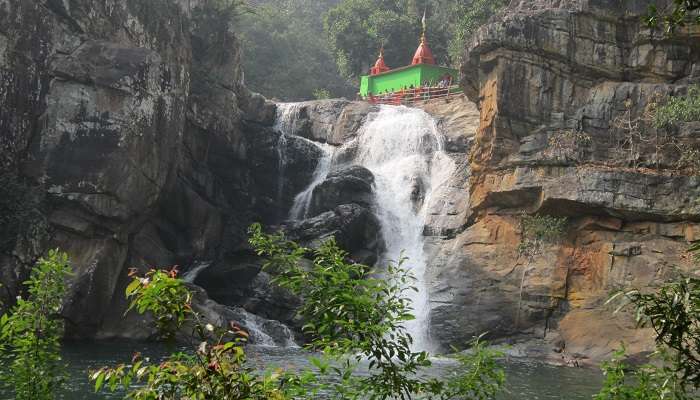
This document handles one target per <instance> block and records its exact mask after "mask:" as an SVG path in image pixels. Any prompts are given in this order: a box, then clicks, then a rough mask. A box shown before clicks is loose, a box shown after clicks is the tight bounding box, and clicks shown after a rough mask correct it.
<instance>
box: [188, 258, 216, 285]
mask: <svg viewBox="0 0 700 400" xmlns="http://www.w3.org/2000/svg"><path fill="white" fill-rule="evenodd" d="M210 265H211V261H197V262H195V263H194V264H193V265H192V267H190V269H189V270H187V272H185V274H184V275H182V280H183V281H185V282H187V283H194V281H195V280H196V279H197V276H199V273H200V272H202V271H204V270H205V269H207V268H209V266H210Z"/></svg>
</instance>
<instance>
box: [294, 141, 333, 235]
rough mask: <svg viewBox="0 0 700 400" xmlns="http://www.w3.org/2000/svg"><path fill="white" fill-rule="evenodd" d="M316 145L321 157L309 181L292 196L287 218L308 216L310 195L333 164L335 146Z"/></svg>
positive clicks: (297, 218)
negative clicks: (304, 187)
mask: <svg viewBox="0 0 700 400" xmlns="http://www.w3.org/2000/svg"><path fill="white" fill-rule="evenodd" d="M316 145H317V146H318V147H319V148H320V149H321V150H323V157H321V159H320V160H319V161H318V165H317V166H316V170H315V171H314V175H313V177H312V178H311V183H310V184H309V186H307V187H306V189H304V190H303V191H302V192H301V193H299V194H298V195H296V197H294V204H292V208H291V210H290V211H289V219H291V220H293V221H296V220H300V219H304V218H306V217H308V213H309V205H310V204H311V197H312V195H313V192H314V189H315V188H316V186H318V185H320V184H321V183H323V181H325V180H326V177H327V176H328V173H329V172H330V170H331V165H332V164H333V154H335V147H333V146H331V145H329V144H325V143H322V144H319V143H316Z"/></svg>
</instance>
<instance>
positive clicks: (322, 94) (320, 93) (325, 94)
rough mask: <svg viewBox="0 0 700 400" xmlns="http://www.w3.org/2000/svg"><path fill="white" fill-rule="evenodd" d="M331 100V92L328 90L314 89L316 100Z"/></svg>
mask: <svg viewBox="0 0 700 400" xmlns="http://www.w3.org/2000/svg"><path fill="white" fill-rule="evenodd" d="M330 98H331V92H329V91H328V89H323V88H319V89H314V99H316V100H325V99H330Z"/></svg>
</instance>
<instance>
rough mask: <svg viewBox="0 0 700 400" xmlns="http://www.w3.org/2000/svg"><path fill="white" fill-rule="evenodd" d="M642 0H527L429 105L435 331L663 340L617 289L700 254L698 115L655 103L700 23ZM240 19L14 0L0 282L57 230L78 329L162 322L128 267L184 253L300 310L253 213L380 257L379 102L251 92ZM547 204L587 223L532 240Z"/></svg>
mask: <svg viewBox="0 0 700 400" xmlns="http://www.w3.org/2000/svg"><path fill="white" fill-rule="evenodd" d="M628 3H632V2H628ZM634 3H635V4H628V5H626V6H623V5H622V2H619V1H616V0H570V1H561V0H556V1H555V0H535V1H513V2H511V5H510V6H509V7H508V8H507V9H506V10H505V11H504V12H503V13H502V14H501V15H499V16H498V17H497V18H495V19H494V20H493V21H492V22H491V23H489V24H488V25H487V26H485V27H483V28H482V29H481V30H480V31H478V33H477V35H476V37H475V38H474V39H473V41H472V42H470V43H469V44H468V45H467V48H466V52H465V62H464V65H463V67H462V76H463V81H462V86H463V87H464V89H465V92H466V93H467V96H468V98H469V99H468V100H467V99H465V98H461V99H455V100H453V101H450V102H445V101H442V100H440V101H437V102H431V103H428V104H426V105H424V109H425V111H426V112H428V113H429V114H431V115H432V116H433V117H434V118H435V119H436V121H437V129H438V130H439V131H440V132H441V134H442V135H443V139H444V143H441V144H440V146H439V147H440V152H441V153H445V155H446V157H447V158H449V161H450V165H451V166H452V167H453V168H452V167H451V168H452V169H450V173H451V176H449V179H448V180H447V183H446V184H445V185H442V186H441V187H439V188H436V189H435V193H434V195H433V196H431V197H430V199H428V200H426V198H425V192H424V191H423V189H425V188H422V187H421V185H422V183H421V182H410V184H411V185H414V186H415V188H414V189H415V190H414V192H415V193H411V201H414V202H415V203H416V204H418V203H421V205H420V207H418V208H421V207H423V205H422V203H423V202H424V201H427V202H428V203H427V204H426V205H425V207H426V210H427V212H426V215H425V226H424V229H423V238H424V239H425V240H424V241H425V250H426V252H427V257H426V259H427V260H428V262H427V264H428V265H427V269H426V271H427V276H426V278H427V281H426V286H427V288H428V291H429V301H430V304H429V315H428V318H429V322H430V324H429V325H430V334H431V335H430V336H431V339H432V341H433V342H434V343H436V344H438V345H440V346H441V347H443V348H447V346H449V345H456V346H463V345H464V344H465V343H466V342H468V341H469V340H470V339H471V338H472V337H473V336H474V335H478V334H481V333H483V332H488V334H489V337H490V338H492V339H495V340H506V341H512V342H517V343H520V344H519V345H517V346H516V347H515V350H514V351H515V352H516V353H519V354H524V355H529V356H536V357H543V358H547V359H550V360H559V361H564V362H573V363H581V362H596V361H599V360H601V359H602V358H604V357H605V356H606V355H607V354H609V352H610V350H611V349H612V348H613V347H616V346H618V344H619V342H620V340H624V341H626V342H627V343H628V348H629V349H630V350H631V351H632V352H634V353H643V352H644V351H646V350H648V349H649V348H650V344H651V342H650V335H649V332H648V331H645V330H638V329H635V327H634V323H633V321H632V320H631V318H630V316H629V315H626V314H619V315H616V316H613V315H612V309H611V308H610V307H608V306H606V305H605V304H604V303H605V301H606V299H607V298H608V296H609V294H610V292H611V291H613V290H617V289H621V288H627V287H638V288H643V289H650V288H653V287H655V286H657V285H658V284H660V283H661V282H663V281H664V280H666V279H670V278H673V277H674V276H676V275H677V274H678V273H679V272H685V273H690V272H695V266H694V264H693V263H692V262H691V260H690V259H689V258H688V257H687V256H686V254H685V248H686V247H687V246H688V243H689V242H692V241H695V240H698V238H699V235H700V205H698V204H699V203H698V202H697V198H698V195H699V194H700V193H699V192H700V179H699V178H698V177H697V173H698V171H696V170H695V168H694V167H693V165H692V163H690V164H688V163H685V164H684V163H683V162H679V161H682V160H684V159H687V157H684V154H686V152H687V151H688V150H689V149H690V150H692V149H696V148H697V147H698V146H699V145H700V140H699V135H700V123H698V122H692V123H685V124H682V125H680V126H678V127H675V128H674V129H672V130H665V129H663V130H662V129H656V128H655V127H654V126H653V124H651V122H650V120H649V115H651V114H652V113H653V110H654V109H655V107H657V106H658V104H662V103H663V102H664V101H666V99H668V98H669V97H670V96H676V95H681V94H683V93H685V92H686V91H687V88H688V86H689V85H690V84H693V83H697V82H700V40H699V39H700V33H698V32H697V31H684V32H681V33H680V34H679V35H677V36H675V37H673V38H665V37H661V36H659V35H657V34H654V33H653V32H650V31H648V30H645V29H644V28H643V27H642V26H641V25H640V23H639V14H640V13H641V12H643V11H644V10H645V8H646V4H642V3H645V2H634ZM229 17H230V15H229V14H228V12H227V10H226V9H225V8H223V9H222V8H221V6H220V2H216V1H208V0H188V1H183V0H152V1H147V2H144V1H137V0H133V1H132V0H128V1H120V2H113V1H103V2H94V1H87V0H65V1H58V0H43V1H30V0H20V1H14V0H0V133H1V135H0V146H1V147H0V166H1V167H2V169H1V170H0V282H1V283H2V286H0V300H3V301H5V303H6V304H9V303H10V302H11V300H12V299H13V298H14V297H15V296H16V295H17V294H18V293H20V291H21V285H20V284H19V283H20V282H22V281H23V280H24V279H25V277H26V276H27V272H28V268H29V267H30V266H31V265H32V264H33V262H34V261H35V260H36V258H37V257H39V256H40V255H41V254H43V253H44V252H45V250H46V249H48V248H53V247H60V248H62V249H64V250H66V251H67V252H68V253H69V254H70V255H71V257H72V261H73V266H74V269H75V272H76V273H75V276H74V277H73V279H72V280H71V286H70V287H71V289H70V296H69V301H68V303H67V304H66V308H65V312H64V314H65V317H66V319H67V320H68V321H69V323H68V328H69V329H68V336H70V337H112V336H140V335H143V333H144V332H143V331H142V329H141V324H140V323H139V322H138V321H128V322H126V323H125V322H123V321H122V320H121V313H122V310H123V308H124V304H123V301H124V300H123V296H122V293H123V287H124V285H125V283H126V281H127V276H126V274H127V270H128V268H130V267H135V268H137V269H140V270H144V269H146V268H149V267H152V266H170V265H176V264H177V265H180V269H181V270H183V271H185V272H187V271H189V272H192V271H194V270H197V271H200V273H199V275H196V276H195V275H194V274H193V275H191V276H190V279H191V280H193V281H194V282H195V283H196V284H198V285H200V286H202V287H203V288H204V289H206V292H207V293H206V294H205V293H204V292H203V291H201V290H198V291H197V293H198V298H199V297H201V298H202V299H201V301H200V302H201V303H202V304H204V305H205V309H206V312H208V313H209V314H211V316H212V317H213V318H235V319H244V320H245V319H247V318H252V317H250V316H249V315H247V314H246V313H245V312H244V311H242V309H241V308H232V307H238V306H241V307H243V308H245V309H246V310H247V311H251V312H254V313H256V314H258V315H260V316H262V317H264V318H270V319H276V320H281V321H285V322H291V323H293V322H294V321H293V320H292V317H293V311H294V310H293V308H294V305H295V301H296V299H293V298H290V297H289V296H288V295H287V294H286V293H284V292H283V291H281V290H277V289H274V288H271V287H270V283H269V278H270V277H269V276H267V275H266V274H265V273H260V261H259V260H258V259H257V257H255V256H254V254H252V252H251V251H250V249H249V248H248V247H247V245H246V234H245V232H246V228H247V226H248V225H249V224H250V223H252V222H254V221H260V222H263V223H265V224H267V225H275V226H281V227H283V228H285V229H286V230H287V232H288V233H289V234H290V236H291V237H292V238H294V239H295V240H299V241H300V242H302V243H303V244H308V245H314V244H315V243H318V241H319V240H322V239H324V238H327V237H329V236H336V237H337V238H338V240H339V241H340V243H341V244H342V245H343V246H344V247H346V248H347V249H348V250H349V251H350V253H351V257H352V258H353V259H355V260H360V261H363V262H367V263H372V262H374V261H375V260H377V259H378V256H379V255H380V253H381V250H382V249H383V246H384V244H383V243H382V240H381V238H380V236H381V235H380V229H381V228H380V223H379V221H378V219H377V216H376V215H375V213H373V211H375V212H376V210H374V207H375V206H376V204H375V203H374V201H375V199H374V196H375V195H376V193H375V191H376V187H377V186H376V182H375V178H374V176H373V175H372V173H371V172H370V171H368V170H367V169H366V168H362V167H358V166H357V165H355V166H351V165H348V164H352V160H353V159H355V158H356V157H357V154H355V153H357V151H358V147H357V144H355V145H354V146H353V145H352V143H353V142H356V141H357V140H356V139H357V135H358V131H359V130H361V129H362V126H363V124H365V123H366V122H367V121H368V120H370V119H372V118H375V117H376V115H377V111H378V110H377V108H375V107H371V106H369V105H367V104H365V103H360V102H348V101H342V100H331V101H318V102H306V103H301V104H295V105H285V106H279V107H277V106H276V105H275V104H272V103H270V102H267V101H266V100H265V99H264V98H262V97H261V96H258V95H255V94H252V93H250V92H249V91H248V90H247V89H246V88H245V86H244V85H243V83H242V82H241V77H242V72H241V71H240V62H239V47H238V44H237V41H236V37H235V35H234V33H233V31H234V30H235V25H234V24H233V23H232V19H230V18H229ZM276 109H277V110H276ZM348 144H350V145H348ZM346 145H347V146H346ZM324 146H325V147H324ZM330 146H333V147H335V148H336V150H332V151H331V152H330V154H333V158H332V161H333V165H335V167H334V169H333V170H332V171H331V170H330V167H328V168H327V169H328V170H327V171H325V172H326V175H324V176H315V175H316V173H315V171H317V172H318V171H319V170H322V168H321V169H319V168H317V167H319V166H322V165H323V164H322V162H323V161H324V160H326V161H328V160H327V158H326V157H328V154H329V152H328V150H327V149H328V148H330ZM324 149H326V150H324ZM433 150H435V149H433ZM329 162H330V161H329ZM314 179H318V182H317V183H318V185H315V186H313V185H312V186H309V184H310V183H311V182H312V181H313V180H314ZM305 189H307V190H309V192H308V193H307V200H308V202H307V204H306V208H305V210H304V212H303V213H302V215H301V216H300V217H299V218H297V220H296V221H291V222H290V221H285V220H286V219H287V217H288V215H289V212H290V208H291V207H292V204H293V203H295V197H296V196H297V195H304V193H303V191H304V190H305ZM298 203H299V201H297V202H296V204H298ZM292 211H293V210H292ZM535 213H538V214H544V215H552V216H557V217H567V223H566V226H565V229H564V232H563V233H562V235H561V238H560V239H559V240H557V241H555V242H553V243H548V244H547V246H546V247H545V248H544V250H543V251H542V254H540V255H538V256H537V257H535V258H533V259H532V260H528V259H526V258H524V257H522V256H521V255H520V254H519V252H518V247H519V245H520V243H521V241H522V239H523V238H522V229H521V226H520V222H521V219H522V215H523V214H535ZM207 296H209V297H211V299H213V300H210V299H208V298H207ZM215 301H216V302H218V303H220V304H217V303H216V302H215ZM256 318H257V317H256ZM255 321H257V322H255V323H256V324H257V325H261V324H268V325H273V326H272V327H273V328H274V329H276V330H281V329H282V328H281V327H280V326H279V324H277V325H275V324H273V323H271V322H270V321H264V320H262V319H259V318H258V319H256V320H255Z"/></svg>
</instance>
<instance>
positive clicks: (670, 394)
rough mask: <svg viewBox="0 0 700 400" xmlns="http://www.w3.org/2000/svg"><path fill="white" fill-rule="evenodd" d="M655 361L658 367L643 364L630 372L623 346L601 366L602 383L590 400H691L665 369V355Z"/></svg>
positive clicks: (674, 375)
mask: <svg viewBox="0 0 700 400" xmlns="http://www.w3.org/2000/svg"><path fill="white" fill-rule="evenodd" d="M659 361H660V365H654V364H646V365H643V366H641V367H638V368H633V367H632V366H631V365H629V364H628V363H627V362H625V348H624V346H623V348H622V349H620V350H618V351H616V352H615V353H614V354H613V357H612V358H611V359H610V360H608V361H606V362H604V363H603V364H602V365H601V369H602V370H603V375H604V376H605V380H604V381H603V387H602V388H601V390H600V392H598V394H596V395H595V396H594V397H593V398H594V400H660V399H668V400H687V399H693V398H694V397H693V396H692V395H691V394H688V393H687V392H686V390H685V388H684V385H683V382H682V379H680V377H679V376H678V375H677V374H676V373H674V371H673V370H672V369H671V368H670V367H669V365H670V360H668V357H667V355H665V354H664V355H660V357H659ZM630 371H633V372H630ZM628 372H630V373H629V374H628Z"/></svg>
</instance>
